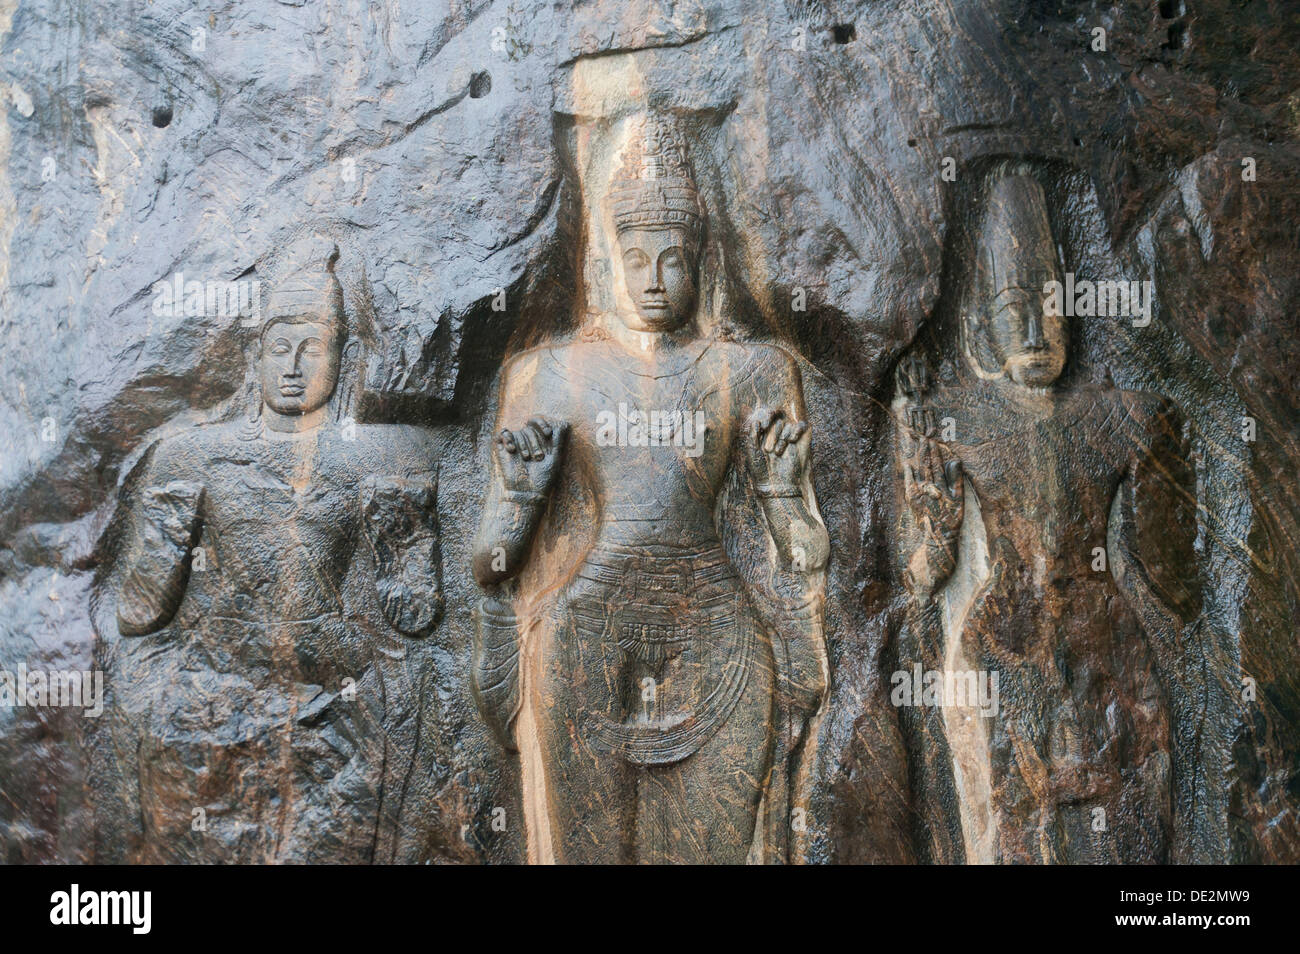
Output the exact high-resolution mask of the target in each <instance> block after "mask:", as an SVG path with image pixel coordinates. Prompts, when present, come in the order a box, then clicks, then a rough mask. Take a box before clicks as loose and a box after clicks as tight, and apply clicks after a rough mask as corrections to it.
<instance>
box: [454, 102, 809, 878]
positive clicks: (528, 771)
mask: <svg viewBox="0 0 1300 954" xmlns="http://www.w3.org/2000/svg"><path fill="white" fill-rule="evenodd" d="M609 211H610V214H611V217H612V221H613V224H614V226H615V229H616V232H617V237H618V249H619V254H620V256H621V266H622V271H623V277H624V282H625V286H626V290H627V293H628V296H629V298H630V307H628V308H627V310H626V311H625V312H623V313H620V314H618V315H613V316H609V318H608V322H607V331H605V332H604V333H599V334H586V335H584V336H583V337H582V339H581V340H578V341H575V342H573V343H571V344H564V345H556V346H554V347H543V348H539V349H534V350H531V351H528V352H525V353H523V354H520V355H518V356H516V357H515V358H514V359H513V360H512V361H510V363H509V364H508V366H507V367H506V369H505V371H504V374H503V378H502V385H501V395H500V405H499V417H498V433H499V436H498V437H497V438H496V441H495V445H494V452H495V453H494V462H493V476H492V482H491V488H490V491H489V494H488V499H487V503H486V507H485V510H484V516H483V522H482V525H481V527H480V531H479V536H478V539H477V541H476V544H475V550H474V573H475V576H476V578H477V579H478V581H479V583H480V584H481V585H482V586H484V587H485V588H488V590H489V595H488V597H487V598H486V599H485V600H484V604H483V607H482V610H481V614H480V619H479V628H478V645H477V647H476V657H475V662H476V665H475V670H474V687H475V692H476V695H477V697H478V699H479V703H480V707H481V709H482V711H483V714H484V717H485V718H486V719H487V720H488V721H489V722H490V723H491V724H492V725H493V726H494V728H495V729H496V731H497V732H498V734H499V736H500V737H501V739H502V740H503V742H505V744H506V745H507V746H508V747H512V748H513V747H515V746H516V745H518V747H519V748H520V749H521V750H522V753H523V762H524V767H525V793H526V798H527V802H528V806H529V813H530V814H529V852H530V858H531V860H533V861H537V862H547V861H558V862H627V863H638V862H639V863H650V862H729V863H738V862H744V861H745V860H746V859H747V857H749V858H763V859H772V860H781V858H780V857H779V856H781V855H782V854H783V851H784V849H783V848H782V847H781V846H780V845H779V844H777V845H773V844H772V842H773V841H777V842H779V841H780V835H779V834H778V835H777V836H775V837H771V838H767V839H766V840H765V838H764V836H763V835H762V832H761V831H760V833H759V837H758V838H757V839H756V837H755V834H756V827H757V825H756V822H757V819H758V817H759V811H760V801H761V800H762V799H763V798H764V795H765V794H767V793H770V792H772V791H774V790H778V789H780V788H781V785H780V784H778V783H774V776H777V775H780V773H782V772H783V771H784V769H785V766H784V764H779V763H783V762H784V761H785V758H786V756H787V755H789V754H790V753H791V752H792V751H795V750H796V749H797V747H798V738H799V736H800V734H801V733H802V729H803V726H804V724H805V722H806V719H807V718H808V717H809V716H810V715H811V714H812V713H813V712H815V710H816V709H817V708H818V706H819V705H820V704H821V701H822V699H823V696H824V692H825V687H826V679H827V672H826V668H827V664H826V656H825V648H824V644H823V638H822V633H821V590H820V583H819V582H816V583H815V582H813V581H814V579H818V580H819V579H820V571H821V570H822V568H823V567H824V565H825V562H826V558H827V554H828V542H827V536H826V531H825V528H824V527H823V526H822V523H821V521H820V518H819V517H818V515H817V511H816V505H815V502H814V500H813V497H812V487H811V481H810V479H809V471H808V468H809V441H810V439H809V436H808V429H807V424H806V422H805V412H804V406H803V396H802V391H801V383H800V376H799V372H798V368H797V366H796V365H795V364H794V362H793V361H792V360H791V359H790V357H789V356H787V355H786V354H785V352H783V351H782V350H780V349H778V348H775V347H770V346H764V345H753V344H743V343H739V342H733V341H726V340H721V339H720V338H719V337H704V336H702V335H701V333H700V330H699V327H698V323H697V319H696V308H697V304H698V301H697V284H698V261H699V251H700V248H701V243H702V241H703V237H704V236H703V231H704V225H705V223H704V213H703V209H702V204H701V201H700V198H699V195H698V192H697V189H696V186H695V184H694V181H693V178H692V175H691V172H690V170H689V166H688V164H687V160H686V157H685V151H684V148H683V144H682V142H681V141H680V140H679V139H678V136H677V132H676V130H674V129H673V128H671V127H669V126H667V125H666V124H664V123H661V122H659V121H657V120H653V119H652V120H650V121H647V122H646V123H645V125H644V127H643V128H642V130H641V132H640V133H639V134H638V135H635V136H634V137H633V138H632V140H631V143H630V145H629V147H628V148H627V149H626V150H625V153H624V165H623V167H622V169H621V170H620V172H619V173H618V174H617V176H616V177H615V181H614V182H613V183H612V188H611V192H610V196H609ZM736 468H739V469H740V470H741V472H742V473H743V474H747V475H748V479H749V480H750V481H751V482H752V492H753V493H755V494H757V495H758V497H759V498H760V499H761V501H762V506H763V509H764V511H765V514H766V520H767V525H768V528H769V531H770V537H771V539H772V540H773V542H774V545H775V550H776V553H777V558H778V561H779V563H780V566H781V567H782V568H783V569H784V571H785V572H786V573H787V574H788V576H789V578H790V579H793V580H795V581H796V583H795V585H793V586H791V587H789V588H788V591H787V592H786V594H785V595H786V599H785V601H784V603H783V610H784V612H783V619H784V625H783V626H782V627H781V629H782V633H783V635H784V636H785V637H786V638H785V639H782V640H776V641H774V640H773V639H772V638H771V636H770V635H769V633H768V632H766V631H765V629H764V627H762V626H761V625H760V623H759V620H758V617H757V615H756V613H755V610H754V607H753V606H752V605H751V603H750V601H749V599H748V598H747V596H746V593H745V590H744V589H743V588H742V583H741V579H740V577H739V575H738V573H737V571H736V569H735V568H734V567H733V566H732V563H731V562H730V560H729V559H728V556H727V554H726V553H725V552H724V550H723V544H722V537H721V535H720V532H719V527H718V525H717V516H716V511H717V506H716V505H717V503H718V500H719V496H720V494H721V492H722V490H723V487H724V484H725V482H726V481H727V479H728V477H729V475H730V474H731V472H732V471H733V469H736ZM549 498H554V501H553V505H552V506H550V507H549V510H548V499H549ZM583 501H589V502H590V508H591V512H590V519H587V518H584V517H579V516H577V515H576V510H575V507H578V506H579V505H580V504H581V503H582V502H583ZM548 513H549V514H550V517H549V519H548V518H547V514H548ZM539 528H545V529H544V531H543V532H541V533H539ZM575 541H576V542H575ZM561 551H564V552H563V553H561ZM568 554H575V555H576V556H575V557H574V558H569V557H568ZM525 571H527V573H525ZM521 573H525V575H526V576H527V575H531V576H532V577H533V578H534V583H533V586H532V588H533V590H534V591H540V592H541V593H542V598H541V599H540V601H539V602H538V603H537V604H536V605H530V606H529V607H528V608H518V607H514V606H512V595H513V594H512V593H511V592H510V591H509V589H508V587H509V586H513V584H507V581H509V580H512V579H513V578H515V577H517V576H519V575H520V574H521ZM774 642H775V644H776V645H775V651H774ZM520 643H522V653H521V652H520ZM787 644H788V645H787ZM777 659H781V660H783V662H782V663H781V664H777V663H776V662H775V660H777ZM521 660H522V664H521ZM517 715H518V716H520V718H519V719H518V721H516V716H517ZM779 725H790V726H791V727H792V728H791V731H790V732H789V733H788V734H786V737H784V738H782V739H780V740H778V734H779V733H778V726H779ZM767 810H768V813H769V817H770V818H772V819H774V820H775V824H774V825H773V826H772V827H775V828H777V829H780V828H781V827H783V826H786V825H788V823H789V820H788V817H787V815H788V807H787V808H782V807H780V806H774V805H769V806H768V809H767ZM755 845H758V846H759V847H758V848H756V849H755V853H754V854H753V855H751V847H753V846H755Z"/></svg>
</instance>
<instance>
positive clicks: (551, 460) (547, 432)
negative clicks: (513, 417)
mask: <svg viewBox="0 0 1300 954" xmlns="http://www.w3.org/2000/svg"><path fill="white" fill-rule="evenodd" d="M568 434H569V425H568V423H567V422H564V421H561V422H557V423H552V422H550V421H548V420H547V419H546V418H544V417H542V416H541V415H534V416H533V417H530V418H529V419H528V422H527V423H526V424H524V426H523V427H520V428H516V429H515V430H508V429H504V428H503V429H502V431H501V433H500V434H498V435H497V438H496V442H495V444H496V451H497V460H498V462H499V463H500V464H501V477H502V481H503V485H504V487H505V489H506V490H507V491H509V492H511V493H522V494H537V495H539V496H540V495H545V494H547V493H549V492H550V490H551V486H552V485H553V484H554V483H555V478H556V476H557V475H558V474H559V471H560V466H559V465H560V460H561V458H562V457H563V454H564V441H565V438H567V437H568Z"/></svg>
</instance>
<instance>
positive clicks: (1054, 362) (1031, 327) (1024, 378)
mask: <svg viewBox="0 0 1300 954" xmlns="http://www.w3.org/2000/svg"><path fill="white" fill-rule="evenodd" d="M1053 277H1056V276H1053ZM1044 301H1045V298H1044V294H1043V288H1042V285H1041V284H1039V285H1038V286H1037V287H1035V288H1029V287H1020V286H1011V287H1008V288H1005V289H1003V290H1002V291H1000V292H998V294H997V295H995V296H994V297H993V300H992V301H991V302H990V303H989V305H988V331H989V334H988V338H989V344H990V346H991V350H992V352H993V355H994V357H995V359H996V360H997V361H998V363H999V364H1000V365H1001V366H1002V371H1003V373H1004V374H1005V375H1006V376H1007V377H1009V378H1010V379H1011V380H1012V381H1015V382H1016V383H1017V384H1021V385H1024V386H1025V387H1029V388H1046V387H1050V386H1051V385H1052V384H1053V383H1055V381H1056V379H1057V378H1059V377H1060V376H1061V369H1062V368H1064V367H1065V346H1066V328H1065V319H1064V318H1063V317H1062V316H1060V315H1056V314H1049V313H1048V311H1049V310H1048V309H1045V308H1044V307H1043V306H1044Z"/></svg>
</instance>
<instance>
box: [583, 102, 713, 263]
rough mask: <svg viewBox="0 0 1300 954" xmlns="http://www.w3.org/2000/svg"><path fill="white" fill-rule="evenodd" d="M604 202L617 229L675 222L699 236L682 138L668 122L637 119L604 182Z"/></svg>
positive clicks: (700, 218)
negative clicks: (620, 159)
mask: <svg viewBox="0 0 1300 954" xmlns="http://www.w3.org/2000/svg"><path fill="white" fill-rule="evenodd" d="M607 201H608V203H609V208H610V212H611V213H612V214H613V217H614V228H615V229H616V231H618V232H619V233H622V232H624V231H626V230H628V229H634V228H669V227H671V226H680V227H681V228H684V229H686V230H687V232H688V233H689V234H690V235H691V237H692V238H693V239H694V240H695V241H698V240H699V237H700V234H701V232H702V231H703V226H704V210H703V207H702V206H701V204H700V193H699V189H698V188H696V185H695V179H694V177H693V176H692V175H691V167H690V164H689V162H688V161H687V158H686V146H685V142H684V139H683V137H682V134H681V131H680V130H679V129H678V128H677V127H676V125H675V124H674V123H672V122H671V121H669V120H667V119H665V118H663V117H657V116H648V117H645V118H644V119H642V120H640V121H639V122H638V124H637V126H636V127H635V128H633V130H632V135H631V137H630V140H629V142H628V145H627V147H626V148H625V149H624V151H623V165H622V167H621V168H620V169H619V170H618V172H617V173H616V174H615V175H614V178H613V179H612V180H611V182H610V190H609V196H608V200H607Z"/></svg>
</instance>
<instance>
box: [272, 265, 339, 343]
mask: <svg viewBox="0 0 1300 954" xmlns="http://www.w3.org/2000/svg"><path fill="white" fill-rule="evenodd" d="M338 257H339V250H338V246H337V245H333V244H332V243H331V245H330V247H329V248H328V249H327V250H326V251H325V253H324V254H323V255H317V256H312V255H310V254H308V255H304V256H303V257H302V258H299V259H296V260H294V261H292V262H291V265H290V269H291V270H290V272H289V274H287V275H285V276H284V277H283V278H282V279H280V280H279V281H278V282H276V283H275V285H274V286H273V287H272V288H271V291H270V294H269V295H268V296H267V303H266V315H265V324H264V325H263V330H265V329H266V327H269V326H270V324H271V323H272V322H273V321H276V320H277V319H278V320H283V319H285V318H298V317H301V316H304V315H310V316H312V317H314V318H315V319H317V320H319V321H322V322H324V323H325V324H328V325H330V327H331V330H332V331H334V333H335V334H340V333H341V332H343V331H344V330H345V329H344V326H343V323H344V307H343V286H342V285H340V284H339V280H338V277H337V276H336V275H335V274H334V263H335V262H337V261H338ZM304 259H305V261H304Z"/></svg>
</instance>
